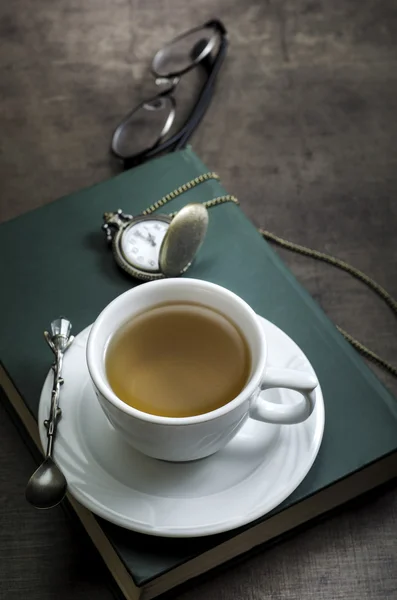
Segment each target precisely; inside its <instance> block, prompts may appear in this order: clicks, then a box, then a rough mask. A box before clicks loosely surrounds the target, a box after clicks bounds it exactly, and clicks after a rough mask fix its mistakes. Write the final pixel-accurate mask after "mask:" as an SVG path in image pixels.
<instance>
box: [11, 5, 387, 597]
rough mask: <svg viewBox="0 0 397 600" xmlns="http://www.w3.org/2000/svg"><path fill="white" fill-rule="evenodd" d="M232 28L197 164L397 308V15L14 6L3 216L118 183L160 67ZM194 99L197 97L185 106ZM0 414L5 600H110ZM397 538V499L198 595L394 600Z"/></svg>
mask: <svg viewBox="0 0 397 600" xmlns="http://www.w3.org/2000/svg"><path fill="white" fill-rule="evenodd" d="M214 16H216V17H220V18H222V19H223V20H224V21H225V24H226V26H227V28H228V30H229V36H230V48H229V52H228V57H227V60H226V63H225V65H224V67H223V69H222V72H221V77H220V80H219V83H218V87H217V91H216V95H215V98H214V101H213V103H212V105H211V108H210V110H209V112H208V114H207V116H206V118H205V120H204V122H203V123H202V125H201V127H200V129H199V131H198V132H197V133H196V135H195V136H194V138H193V140H192V144H193V147H194V149H195V151H196V152H197V153H198V154H199V155H200V157H201V158H202V159H203V160H204V162H206V164H207V166H208V168H209V169H213V170H215V171H217V172H218V173H219V174H220V176H221V178H222V181H223V183H224V184H225V186H226V187H227V188H228V190H229V191H230V193H233V194H235V195H237V196H238V197H239V199H240V201H241V205H242V208H243V210H244V211H245V212H246V214H247V215H248V216H249V217H250V218H251V219H252V220H253V221H254V222H255V223H256V224H257V225H258V226H263V227H265V228H267V229H269V230H270V231H273V232H274V233H276V234H278V235H280V236H283V237H286V238H288V239H290V240H292V241H295V242H298V243H301V244H304V245H308V246H311V247H314V248H316V249H318V250H322V251H325V252H329V253H331V254H334V255H337V256H338V257H340V258H342V259H344V260H347V261H349V262H351V263H352V264H353V265H355V266H356V267H358V268H360V269H362V270H363V271H365V272H366V273H367V274H368V275H370V276H372V277H373V278H375V279H376V280H377V281H378V282H379V283H381V284H382V285H384V286H385V287H386V288H387V289H388V290H389V291H390V292H391V293H392V294H393V295H394V296H397V277H396V273H397V244H396V232H397V203H396V192H397V171H396V167H397V154H396V139H397V135H396V134H397V120H396V110H397V68H396V67H397V53H396V40H397V37H396V36H397V2H395V1H392V0H362V1H361V2H357V1H356V0H334V1H332V2H327V1H326V0H274V1H265V0H257V1H256V2H254V1H252V0H234V2H227V1H226V0H196V2H187V1H186V0H167V1H165V0H164V1H160V0H152V1H151V2H145V1H144V0H57V2H53V1H52V0H36V1H35V2H29V1H28V0H13V1H12V2H2V3H1V7H0V39H1V46H0V132H1V135H0V186H1V194H0V211H1V220H6V219H9V218H12V217H15V216H17V215H18V214H21V213H23V212H25V211H27V210H29V209H32V208H35V207H37V206H39V205H41V204H44V203H47V202H51V201H52V200H53V199H55V198H57V197H59V196H62V195H64V194H67V193H70V192H73V191H75V190H78V189H79V188H81V187H84V186H88V185H91V184H93V183H96V182H99V181H102V180H104V179H106V178H108V177H110V176H111V175H112V174H114V173H116V172H117V166H116V165H115V164H114V163H113V162H112V161H111V160H110V157H109V153H108V147H109V142H110V137H111V133H112V131H113V128H114V127H115V126H116V125H117V123H118V121H119V119H120V118H121V117H122V116H123V115H124V114H125V112H126V111H128V110H129V109H130V108H131V107H132V106H133V105H134V104H135V103H137V102H139V101H141V100H142V99H144V98H145V97H147V96H148V95H149V96H150V95H151V93H152V91H153V85H152V83H151V81H150V76H149V72H148V66H149V62H150V59H151V57H152V56H153V54H154V52H155V51H156V50H157V48H158V47H159V45H161V44H162V43H163V42H166V41H168V40H169V39H170V38H172V37H173V36H175V35H177V34H179V33H181V32H183V31H184V30H185V29H187V28H189V27H192V26H196V25H199V24H200V23H202V22H203V21H205V20H206V19H208V18H211V17H214ZM192 90H193V85H192V86H191V87H189V85H188V84H187V83H186V82H185V84H184V86H181V89H180V90H179V102H180V104H181V105H183V106H185V102H186V103H187V102H188V100H189V99H190V98H191V94H192ZM16 243H17V240H16ZM282 257H283V258H284V259H285V260H286V262H287V263H288V264H289V266H290V267H291V269H292V270H293V271H294V273H295V274H296V276H297V277H298V279H299V280H300V281H301V282H302V283H303V284H304V285H305V286H306V287H307V288H308V289H309V291H310V292H311V294H312V295H313V296H314V297H315V298H316V300H317V301H318V302H319V303H320V304H321V306H322V307H323V309H324V310H325V311H326V312H327V314H328V315H329V316H330V317H331V318H332V319H333V320H334V322H335V323H337V324H338V325H340V326H341V327H343V328H344V329H346V330H347V331H349V332H350V333H352V334H353V335H355V336H356V337H357V338H359V339H360V341H362V342H363V343H366V344H368V345H369V346H370V347H371V348H372V349H373V350H374V351H376V352H378V353H380V354H381V355H382V356H384V357H385V358H387V359H388V360H389V361H391V362H394V363H397V335H396V331H397V329H396V322H395V318H394V317H393V315H392V314H391V313H390V311H389V309H388V308H387V307H386V306H385V305H384V304H383V303H382V302H381V301H380V300H379V299H377V298H376V297H375V296H374V295H373V294H372V293H371V292H370V291H368V290H367V289H366V288H365V287H364V286H363V285H362V284H360V283H358V282H356V281H354V280H351V278H350V277H349V276H348V275H346V274H343V273H339V272H335V270H334V269H332V268H331V267H328V266H326V265H323V264H318V263H316V262H314V261H310V259H306V258H304V257H300V256H295V255H291V254H287V253H286V252H282ZM1 260H6V257H1ZM2 318H6V315H2ZM377 373H378V374H379V375H380V377H381V378H382V379H383V381H384V382H385V383H386V384H387V385H388V386H389V387H390V388H391V389H392V390H393V391H394V392H396V391H397V385H396V384H395V383H394V382H393V381H392V379H391V377H388V376H385V375H383V374H382V373H381V372H380V371H377ZM0 412H1V415H0V440H1V452H0V598H1V599H3V598H4V599H6V600H20V599H22V598H29V600H36V599H37V600H46V599H51V600H52V599H53V598H57V599H58V600H69V599H73V600H79V599H80V598H81V599H83V598H96V599H98V600H102V599H103V600H105V599H109V598H111V594H110V592H109V590H108V589H107V588H106V587H105V580H106V577H105V573H104V569H103V568H102V567H101V564H100V562H99V561H98V559H97V558H96V556H95V552H94V551H93V550H92V549H91V548H90V546H88V545H87V543H86V542H85V541H84V537H82V536H81V535H80V534H79V533H78V532H75V531H73V529H72V528H71V527H70V523H69V522H68V521H67V519H66V517H65V516H64V514H63V512H62V510H61V509H55V510H52V511H50V512H38V511H36V510H35V509H33V508H31V507H30V506H29V505H27V503H26V501H25V499H24V488H25V485H26V481H27V479H28V477H29V475H30V473H31V471H32V470H33V469H34V462H33V460H32V459H31V457H30V456H29V454H28V452H27V450H26V448H25V447H24V445H23V443H22V441H21V440H20V438H19V437H18V435H17V434H16V432H15V429H14V427H13V425H12V423H11V421H10V420H9V418H8V416H7V415H6V414H5V413H4V411H3V409H2V408H1V407H0ZM396 536H397V491H396V490H395V489H394V490H393V489H392V490H390V491H388V492H382V493H381V494H380V495H377V496H376V497H375V498H371V499H366V500H365V501H363V502H360V503H359V504H358V505H354V507H350V508H348V509H345V510H344V511H342V513H341V514H340V515H339V516H337V517H332V519H330V520H328V521H327V522H325V523H323V524H321V525H316V526H315V527H313V528H311V529H310V530H308V531H307V532H305V533H302V534H300V535H298V536H297V537H295V538H294V539H292V540H290V541H288V542H285V543H283V544H281V545H279V546H277V547H276V548H274V549H272V550H270V551H267V552H263V553H261V554H260V555H259V556H257V557H256V558H251V559H250V560H248V561H247V562H245V563H243V564H241V566H239V567H237V568H233V569H232V570H229V571H226V572H225V573H223V574H220V575H217V576H216V577H214V578H212V579H211V580H210V581H208V582H206V583H203V584H201V585H200V586H198V587H197V588H196V589H195V590H194V591H191V592H189V593H185V594H183V596H181V598H182V597H183V598H186V600H187V599H188V598H189V599H191V600H199V599H200V600H201V599H204V598H205V599H206V600H212V599H214V600H215V599H216V600H223V599H226V598H227V599H228V600H229V599H240V598H241V599H242V600H243V599H244V600H246V599H247V600H262V599H264V598H272V599H274V600H277V599H281V598H282V599H283V600H312V599H313V600H335V599H337V598H341V599H342V598H343V599H344V598H349V600H356V599H357V600H377V599H379V600H380V599H382V600H384V599H386V598H387V599H395V598H397V541H396Z"/></svg>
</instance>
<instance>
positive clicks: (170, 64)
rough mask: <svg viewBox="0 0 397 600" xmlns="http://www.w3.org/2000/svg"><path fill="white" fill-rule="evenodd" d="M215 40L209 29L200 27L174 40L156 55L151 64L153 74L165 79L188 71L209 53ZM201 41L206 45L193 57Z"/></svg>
mask: <svg viewBox="0 0 397 600" xmlns="http://www.w3.org/2000/svg"><path fill="white" fill-rule="evenodd" d="M216 39H217V34H216V32H215V31H214V29H213V28H210V27H207V28H206V27H201V28H200V29H196V30H192V31H190V32H188V33H186V34H185V35H182V36H180V37H178V38H175V39H174V40H173V41H172V42H170V43H169V44H167V45H166V46H164V47H163V48H161V50H159V51H158V52H157V53H156V55H155V57H154V59H153V62H152V69H153V71H154V73H155V74H156V75H158V76H159V77H167V76H170V75H175V74H178V73H183V72H185V71H187V70H189V69H190V68H191V67H193V66H194V65H195V64H197V62H199V61H200V60H202V59H203V58H204V56H206V55H207V54H209V52H211V50H212V48H213V47H214V45H215V43H216ZM202 40H206V41H207V44H205V45H203V46H202V47H201V48H200V54H199V55H198V56H196V57H195V56H194V54H193V51H194V49H195V48H196V47H197V44H198V42H201V41H202Z"/></svg>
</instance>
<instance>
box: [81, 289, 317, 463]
mask: <svg viewBox="0 0 397 600" xmlns="http://www.w3.org/2000/svg"><path fill="white" fill-rule="evenodd" d="M175 301H177V302H192V301H193V302H195V303H200V304H202V305H204V306H207V307H209V308H213V309H215V310H217V311H218V312H221V313H223V314H224V315H225V316H226V317H228V318H229V319H230V320H231V321H232V322H234V323H235V324H236V325H237V326H238V327H239V329H240V331H242V332H243V334H244V336H245V338H246V340H247V342H248V345H249V348H250V351H251V373H250V376H249V378H248V381H247V383H246V385H245V387H244V389H243V390H242V391H241V392H240V394H239V395H238V396H237V397H236V398H234V399H233V400H231V401H230V402H228V403H227V404H225V405H224V406H222V407H220V408H218V409H216V410H214V411H211V412H209V413H205V414H202V415H197V416H192V417H183V418H175V417H172V418H171V417H162V416H156V415H151V414H148V413H145V412H142V411H140V410H137V409H135V408H132V407H131V406H129V405H128V404H126V403H124V402H123V401H122V400H121V399H120V398H118V397H117V396H116V394H115V393H114V392H113V390H112V389H111V387H110V385H109V383H108V381H107V378H106V372H105V352H106V348H107V344H108V343H109V341H110V339H111V337H112V336H113V334H114V333H115V332H116V331H117V330H119V329H120V328H121V327H123V326H124V325H125V324H126V323H128V322H129V321H130V320H131V319H132V318H133V317H134V315H137V314H139V313H142V312H143V311H144V310H148V309H150V307H152V306H156V305H158V304H159V303H166V302H175ZM87 364H88V370H89V372H90V375H91V379H92V381H93V384H94V388H95V391H96V394H97V397H98V400H99V403H100V405H101V407H102V409H103V411H104V413H105V415H106V416H107V418H108V419H109V421H110V423H111V424H112V425H113V426H114V428H115V429H116V430H117V431H118V432H119V433H120V434H121V435H122V436H123V437H124V438H125V439H126V440H127V441H128V442H129V443H130V444H131V445H132V446H133V447H135V448H136V449H137V450H139V451H141V452H142V453H144V454H147V455H148V456H152V457H154V458H159V459H163V460H168V461H189V460H196V459H199V458H203V457H205V456H209V455H210V454H213V453H214V452H216V451H217V450H219V449H220V448H222V447H223V446H225V445H226V444H227V443H228V442H229V441H230V440H231V439H232V438H233V437H234V436H235V435H236V433H237V432H238V430H239V429H240V427H241V426H242V425H243V423H244V422H245V420H246V419H247V418H248V417H250V418H252V419H256V420H258V421H264V422H266V423H282V424H287V425H292V424H294V423H300V422H302V421H304V420H306V419H307V418H308V417H309V416H310V414H311V413H312V411H313V409H314V402H315V394H314V392H313V390H314V389H315V388H316V386H317V385H318V382H317V380H316V378H315V377H314V376H313V375H311V374H309V373H307V372H302V371H297V370H293V369H284V368H278V367H277V366H273V365H272V366H270V365H269V364H267V344H266V337H265V336H264V333H263V330H262V328H261V326H260V323H259V320H258V317H257V315H256V313H255V312H254V311H253V310H252V308H250V306H249V305H248V304H247V303H246V302H245V301H244V300H242V299H241V298H240V297H239V296H237V295H236V294H234V293H232V292H230V291H229V290H227V289H225V288H223V287H221V286H219V285H215V284H213V283H208V282H206V281H201V280H196V279H187V278H182V279H163V280H159V281H154V282H150V283H145V284H143V285H140V286H138V287H136V288H133V289H131V290H129V291H127V292H125V293H124V294H122V295H121V296H118V297H117V298H116V299H115V300H113V301H112V302H111V303H110V304H109V305H108V306H107V307H106V308H105V309H104V310H103V311H102V312H101V314H100V315H99V316H98V318H97V320H96V321H95V323H94V325H93V326H92V329H91V332H90V335H89V338H88V344H87ZM269 388H289V389H292V390H296V391H297V392H300V393H301V395H302V397H301V398H300V400H298V401H297V402H296V404H292V405H281V404H275V403H273V402H269V401H268V400H266V394H264V393H262V392H263V391H265V390H267V389H269ZM186 402H187V404H188V402H189V399H188V398H187V399H186Z"/></svg>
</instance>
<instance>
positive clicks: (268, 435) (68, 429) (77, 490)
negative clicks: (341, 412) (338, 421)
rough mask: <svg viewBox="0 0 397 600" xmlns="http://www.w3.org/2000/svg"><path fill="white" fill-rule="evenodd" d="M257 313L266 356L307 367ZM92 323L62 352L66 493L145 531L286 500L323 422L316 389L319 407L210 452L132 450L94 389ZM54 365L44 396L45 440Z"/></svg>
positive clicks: (207, 529) (243, 433)
mask: <svg viewBox="0 0 397 600" xmlns="http://www.w3.org/2000/svg"><path fill="white" fill-rule="evenodd" d="M259 318H260V320H261V324H262V327H263V329H264V331H265V332H266V336H267V340H268V347H269V350H268V352H269V362H270V364H272V365H276V366H280V367H292V368H297V369H302V368H303V369H308V370H309V371H312V372H313V369H312V367H311V365H310V363H309V361H308V360H307V358H306V357H305V356H304V354H303V353H302V351H301V350H300V349H299V347H298V346H297V345H296V344H295V343H294V342H293V341H292V340H291V339H290V338H289V337H288V336H287V335H286V334H285V333H283V332H282V331H281V330H280V329H278V328H277V327H276V326H275V325H273V324H272V323H270V322H268V321H266V320H265V319H262V318H261V317H259ZM89 329H90V328H89V327H88V328H87V329H85V330H84V331H82V332H81V333H80V334H79V335H77V336H76V339H75V341H74V343H73V345H72V346H71V348H70V349H69V350H68V352H67V353H66V355H65V359H64V367H63V376H64V380H65V384H64V385H63V387H62V392H61V401H60V404H61V407H62V411H63V412H62V418H61V420H60V422H59V427H58V432H57V437H56V441H55V460H56V462H57V464H58V465H59V467H60V468H61V469H62V471H63V473H64V474H65V476H66V479H67V482H68V489H69V491H70V492H71V494H72V495H73V496H74V497H75V498H76V499H77V500H78V501H79V502H80V503H81V504H83V505H84V506H86V507H87V508H88V509H89V510H91V511H92V512H93V513H95V514H97V515H99V516H100V517H103V518H104V519H107V520H108V521H111V522H112V523H116V524H117V525H120V526H121V527H125V528H127V529H132V530H134V531H139V532H141V533H146V534H150V535H158V536H168V537H193V536H203V535H210V534H214V533H219V532H221V531H227V530H230V529H234V528H235V527H239V526H241V525H244V524H246V523H249V522H251V521H253V520H255V519H257V518H259V517H261V516H262V515H264V514H266V513H268V512H269V511H271V510H272V509H274V508H275V507H276V506H277V505H278V504H280V503H281V502H282V501H283V500H285V498H287V497H288V496H289V495H290V494H291V493H292V492H293V491H294V490H295V488H296V487H297V486H298V485H299V484H300V483H301V481H302V480H303V479H304V477H305V476H306V475H307V473H308V471H309V470H310V468H311V466H312V464H313V462H314V460H315V458H316V456H317V453H318V450H319V448H320V444H321V440H322V436H323V430H324V402H323V397H322V393H321V389H320V387H318V388H317V391H316V408H315V410H314V412H313V414H312V415H311V416H310V418H309V419H308V420H307V421H305V422H304V423H301V424H299V425H268V424H265V423H260V422H258V421H254V420H251V419H248V421H247V422H246V424H245V425H244V426H243V427H242V429H241V430H240V432H239V433H238V434H237V436H236V437H235V438H234V439H233V440H232V441H231V442H229V444H228V445H227V446H226V447H225V448H224V449H222V450H220V451H219V452H217V453H216V454H215V455H213V456H210V457H209V458H205V459H202V460H199V461H196V462H191V463H166V462H162V461H158V460H155V459H152V458H149V457H147V456H144V455H143V454H140V453H139V452H137V451H135V450H134V449H133V448H131V447H130V446H129V445H128V444H127V443H126V442H124V441H123V439H121V438H120V436H119V435H118V434H117V433H116V431H115V430H114V429H113V427H112V426H111V425H110V423H109V422H108V421H107V419H106V417H105V415H104V413H103V412H102V409H101V408H100V406H99V404H98V401H97V398H96V396H95V393H94V391H93V389H92V387H91V382H90V379H89V375H88V370H87V367H86V359H85V347H86V342H87V336H88V332H89ZM51 385H52V372H51V371H50V372H49V374H48V376H47V379H46V381H45V384H44V387H43V391H42V394H41V399H40V408H39V429H40V438H41V443H42V445H43V447H45V445H46V430H45V427H44V425H43V422H44V420H45V419H46V418H47V416H48V411H49V404H50V397H51ZM266 394H267V398H268V399H269V400H272V401H274V402H279V403H285V404H288V403H291V402H294V401H295V400H296V398H294V396H295V394H296V392H292V391H289V390H269V391H267V392H266Z"/></svg>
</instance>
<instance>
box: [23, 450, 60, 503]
mask: <svg viewBox="0 0 397 600" xmlns="http://www.w3.org/2000/svg"><path fill="white" fill-rule="evenodd" d="M66 488H67V483H66V479H65V476H64V474H63V473H62V472H61V471H60V470H59V468H58V467H57V465H56V464H55V462H54V461H53V460H52V458H51V457H50V456H47V458H46V459H45V460H44V461H43V462H42V463H41V465H40V466H39V468H38V469H36V471H35V472H34V473H33V475H32V476H31V478H30V479H29V481H28V485H27V487H26V492H25V495H26V499H27V501H28V502H30V504H32V505H33V506H35V507H36V508H52V507H53V506H56V505H57V504H59V503H60V502H61V501H62V500H63V498H64V497H65V494H66Z"/></svg>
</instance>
